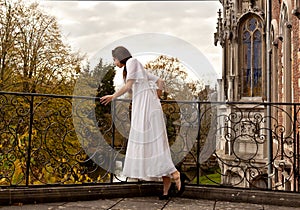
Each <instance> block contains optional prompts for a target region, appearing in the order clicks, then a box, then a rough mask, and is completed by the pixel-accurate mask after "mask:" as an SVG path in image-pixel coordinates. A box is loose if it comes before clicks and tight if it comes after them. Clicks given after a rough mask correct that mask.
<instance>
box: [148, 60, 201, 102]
mask: <svg viewBox="0 0 300 210" xmlns="http://www.w3.org/2000/svg"><path fill="white" fill-rule="evenodd" d="M145 68H146V69H147V70H149V71H151V72H152V73H153V74H155V75H157V76H159V77H160V78H162V79H163V80H164V81H165V93H164V99H176V100H193V99H195V97H196V96H197V93H198V92H199V91H201V89H203V86H204V85H203V82H202V81H200V80H191V79H190V78H189V75H188V71H187V69H186V67H185V66H184V65H183V64H182V63H181V62H180V61H179V59H178V58H174V57H168V56H165V55H160V56H159V57H157V58H156V59H155V60H153V61H150V62H148V63H146V65H145Z"/></svg>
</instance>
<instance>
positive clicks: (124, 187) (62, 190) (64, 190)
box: [0, 183, 161, 205]
mask: <svg viewBox="0 0 300 210" xmlns="http://www.w3.org/2000/svg"><path fill="white" fill-rule="evenodd" d="M159 189H161V184H158V183H154V184H153V183H151V184H150V183H149V184H144V183H143V184H136V183H135V184H127V183H126V184H103V185H102V184H101V185H93V186H53V187H46V186H45V187H30V188H13V189H8V188H7V189H0V205H11V204H14V203H24V204H25V203H50V202H62V201H63V202H71V201H79V200H82V201H84V200H96V199H109V198H120V197H121V198H122V197H139V196H151V195H152V196H153V195H156V194H157V192H159Z"/></svg>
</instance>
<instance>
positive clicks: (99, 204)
mask: <svg viewBox="0 0 300 210" xmlns="http://www.w3.org/2000/svg"><path fill="white" fill-rule="evenodd" d="M0 209H1V210H85V209H97V210H104V209H106V210H108V209H111V210H117V209H119V210H129V209H132V210H136V209H138V210H159V209H164V210H197V209H201V210H217V209H218V210H235V209H236V210H238V209H241V210H294V209H299V210H300V207H298V208H296V207H285V206H275V205H262V204H251V203H236V202H227V201H213V200H201V199H189V198H178V197H174V198H171V199H170V200H165V201H162V200H158V198H157V197H132V198H112V199H102V200H92V201H77V202H58V203H44V204H24V205H21V204H14V205H11V206H0Z"/></svg>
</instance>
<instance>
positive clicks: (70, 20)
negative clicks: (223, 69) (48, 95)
mask: <svg viewBox="0 0 300 210" xmlns="http://www.w3.org/2000/svg"><path fill="white" fill-rule="evenodd" d="M41 5H42V6H45V7H47V10H48V11H49V13H51V14H52V15H54V16H56V17H57V19H58V22H59V24H60V25H61V29H62V32H63V33H64V34H65V36H66V38H67V40H68V41H69V43H70V44H71V46H72V47H73V48H74V49H75V50H78V49H80V51H82V52H83V53H87V55H88V56H89V57H92V56H94V55H95V54H96V53H97V52H98V51H99V50H101V49H102V48H103V47H105V46H107V45H109V44H110V43H112V42H114V41H115V40H118V39H122V38H123V37H126V36H131V35H135V34H140V33H162V34H168V35H172V36H176V37H178V38H180V39H183V40H185V41H187V42H189V43H190V44H192V45H193V46H195V47H196V48H198V49H199V50H200V51H202V52H203V51H204V54H205V55H206V56H210V57H208V59H209V60H211V61H212V62H214V63H213V65H214V66H215V68H220V64H219V63H220V62H221V61H220V60H221V55H220V47H215V46H214V45H213V33H214V32H215V30H216V23H217V11H218V10H219V8H221V4H220V3H219V1H191V2H184V1H174V2H172V1H165V2H164V1H130V2H123V1H122V2H120V1H116V2H114V1H107V2H103V1H88V2H87V1H55V2H54V1H42V2H41ZM218 57H219V58H220V59H219V60H218V59H216V58H218ZM217 71H218V70H217Z"/></svg>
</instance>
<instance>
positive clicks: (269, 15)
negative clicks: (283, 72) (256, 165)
mask: <svg viewBox="0 0 300 210" xmlns="http://www.w3.org/2000/svg"><path fill="white" fill-rule="evenodd" d="M266 16H267V27H266V45H267V55H266V59H267V60H266V63H267V102H271V88H272V87H271V78H272V71H271V54H272V48H271V37H270V36H271V35H270V31H271V20H272V0H268V1H267V14H266ZM267 116H268V118H267V128H268V131H267V143H268V189H272V174H273V165H272V161H273V139H272V131H271V105H270V104H268V105H267Z"/></svg>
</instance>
